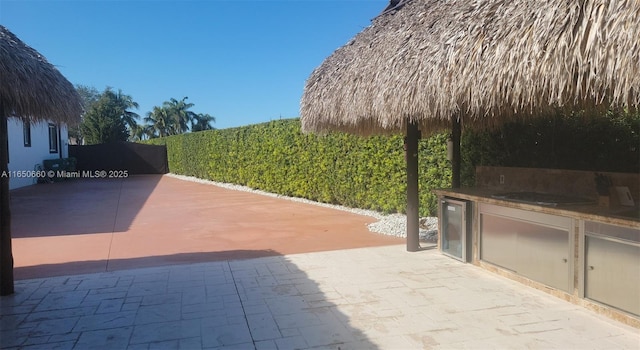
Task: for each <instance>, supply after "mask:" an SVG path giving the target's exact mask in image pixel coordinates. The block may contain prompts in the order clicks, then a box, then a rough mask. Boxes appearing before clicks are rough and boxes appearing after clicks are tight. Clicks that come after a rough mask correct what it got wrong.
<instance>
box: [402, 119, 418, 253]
mask: <svg viewBox="0 0 640 350" xmlns="http://www.w3.org/2000/svg"><path fill="white" fill-rule="evenodd" d="M419 138H420V130H418V125H417V124H416V123H415V122H412V121H409V120H407V138H406V141H405V142H406V145H405V147H406V158H407V251H409V252H416V251H418V250H420V232H419V225H420V216H419V213H418V209H419V207H420V199H419V196H418V139H419Z"/></svg>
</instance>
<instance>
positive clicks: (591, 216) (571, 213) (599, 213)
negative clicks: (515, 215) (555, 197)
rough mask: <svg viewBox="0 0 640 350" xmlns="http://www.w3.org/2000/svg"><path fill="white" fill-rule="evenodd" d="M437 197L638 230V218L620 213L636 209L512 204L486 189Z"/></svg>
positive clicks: (446, 191)
mask: <svg viewBox="0 0 640 350" xmlns="http://www.w3.org/2000/svg"><path fill="white" fill-rule="evenodd" d="M433 192H434V193H435V194H436V195H438V197H449V198H458V199H464V200H469V201H473V202H482V203H488V204H494V205H500V206H503V207H509V208H517V209H523V210H529V211H533V212H539V213H546V214H552V215H560V216H565V217H571V218H574V219H580V220H590V221H596V222H601V223H606V224H611V225H618V226H625V227H631V228H640V218H639V217H638V216H636V217H627V216H623V215H620V213H625V212H631V211H633V210H635V211H636V212H637V211H638V210H639V208H638V206H636V207H615V208H607V207H602V206H599V205H597V203H595V202H594V204H586V205H585V204H565V205H562V204H559V205H557V206H547V205H540V204H533V203H531V204H529V203H522V202H514V201H510V200H503V199H498V198H493V197H492V195H495V194H498V193H500V192H503V191H500V190H491V189H486V188H460V189H437V190H434V191H433Z"/></svg>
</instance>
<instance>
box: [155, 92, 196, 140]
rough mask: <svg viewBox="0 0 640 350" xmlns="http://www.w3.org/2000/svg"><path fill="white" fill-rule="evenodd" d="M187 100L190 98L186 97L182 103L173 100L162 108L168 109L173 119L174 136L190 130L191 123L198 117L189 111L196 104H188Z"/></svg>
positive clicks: (165, 103)
mask: <svg viewBox="0 0 640 350" xmlns="http://www.w3.org/2000/svg"><path fill="white" fill-rule="evenodd" d="M187 98H188V97H184V98H182V100H180V101H178V100H176V99H175V98H171V99H170V100H169V101H165V102H164V103H163V105H162V107H164V108H166V109H167V112H168V113H169V115H170V116H171V119H173V129H174V130H173V135H177V134H182V133H185V132H187V131H188V130H189V123H190V122H191V120H193V118H194V117H195V116H196V113H194V112H192V111H190V110H189V108H191V107H193V106H194V104H193V103H187V102H186V100H187Z"/></svg>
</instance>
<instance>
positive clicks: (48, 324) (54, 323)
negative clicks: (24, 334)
mask: <svg viewBox="0 0 640 350" xmlns="http://www.w3.org/2000/svg"><path fill="white" fill-rule="evenodd" d="M79 319H80V317H71V318H62V319H56V320H48V321H41V322H39V323H38V325H37V326H36V327H35V328H34V329H33V330H32V331H31V335H30V336H33V335H35V336H38V335H46V336H49V335H52V334H65V333H69V332H71V330H72V329H73V327H75V325H76V323H77V322H78V320H79Z"/></svg>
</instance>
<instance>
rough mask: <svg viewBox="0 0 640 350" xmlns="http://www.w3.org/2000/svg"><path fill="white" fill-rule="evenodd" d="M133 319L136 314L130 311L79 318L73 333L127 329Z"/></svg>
mask: <svg viewBox="0 0 640 350" xmlns="http://www.w3.org/2000/svg"><path fill="white" fill-rule="evenodd" d="M135 317H136V313H135V312H132V311H122V312H115V313H108V314H99V315H91V316H83V317H80V319H79V320H78V322H77V323H76V326H75V327H74V328H73V331H74V332H85V331H94V330H105V329H111V328H122V327H128V326H132V325H133V323H134V320H135Z"/></svg>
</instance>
